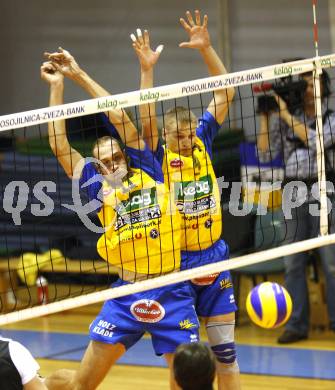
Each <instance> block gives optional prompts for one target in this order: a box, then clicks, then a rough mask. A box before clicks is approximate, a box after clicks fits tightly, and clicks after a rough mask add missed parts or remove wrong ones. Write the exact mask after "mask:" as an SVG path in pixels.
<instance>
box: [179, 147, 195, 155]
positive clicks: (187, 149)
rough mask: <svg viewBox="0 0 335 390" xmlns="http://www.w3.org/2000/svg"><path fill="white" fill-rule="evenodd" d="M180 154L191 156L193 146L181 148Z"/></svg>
mask: <svg viewBox="0 0 335 390" xmlns="http://www.w3.org/2000/svg"><path fill="white" fill-rule="evenodd" d="M179 154H180V155H181V156H185V157H190V156H192V148H185V149H180V152H179Z"/></svg>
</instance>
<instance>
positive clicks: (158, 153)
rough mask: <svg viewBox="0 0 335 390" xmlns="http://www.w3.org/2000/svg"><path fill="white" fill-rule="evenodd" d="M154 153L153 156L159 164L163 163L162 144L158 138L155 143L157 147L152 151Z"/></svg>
mask: <svg viewBox="0 0 335 390" xmlns="http://www.w3.org/2000/svg"><path fill="white" fill-rule="evenodd" d="M153 153H154V156H155V158H156V160H157V161H158V162H159V164H161V166H162V165H163V160H164V153H165V151H164V148H163V145H162V141H161V140H159V141H158V144H157V149H156V150H155V151H154V152H153Z"/></svg>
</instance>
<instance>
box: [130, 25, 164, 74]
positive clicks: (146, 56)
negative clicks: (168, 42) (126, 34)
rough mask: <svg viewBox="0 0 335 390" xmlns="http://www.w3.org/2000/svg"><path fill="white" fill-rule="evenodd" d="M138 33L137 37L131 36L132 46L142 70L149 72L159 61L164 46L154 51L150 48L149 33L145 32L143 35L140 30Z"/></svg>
mask: <svg viewBox="0 0 335 390" xmlns="http://www.w3.org/2000/svg"><path fill="white" fill-rule="evenodd" d="M136 33H137V37H136V35H135V34H131V35H130V38H131V40H132V41H133V44H132V46H133V48H134V50H135V52H136V54H137V57H138V60H139V62H140V65H141V68H142V69H143V70H149V69H151V68H153V67H154V65H155V64H156V62H157V61H158V58H159V56H160V55H161V52H162V50H163V48H164V46H163V45H159V46H157V48H156V50H155V51H153V50H152V49H151V47H150V37H149V33H148V31H147V30H144V33H143V35H142V31H141V30H140V29H139V28H138V29H137V30H136Z"/></svg>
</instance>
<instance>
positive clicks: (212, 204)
mask: <svg viewBox="0 0 335 390" xmlns="http://www.w3.org/2000/svg"><path fill="white" fill-rule="evenodd" d="M219 128H220V125H219V124H218V123H217V122H216V120H215V118H214V117H213V116H212V115H211V114H210V113H209V112H208V111H207V112H205V114H204V115H203V116H202V118H200V120H199V126H198V128H197V130H196V135H197V136H196V140H195V146H194V148H193V154H192V156H190V157H185V156H181V155H179V154H178V153H174V152H172V151H171V150H169V149H166V148H165V147H163V146H162V145H160V144H159V145H158V149H157V151H156V153H155V155H156V158H157V160H158V161H159V162H160V163H161V164H162V169H163V173H164V180H165V183H168V184H169V187H170V190H171V193H172V194H173V196H174V199H175V202H176V205H177V208H178V210H179V211H180V213H181V215H182V225H181V249H182V250H186V251H199V250H204V249H207V248H209V247H210V246H212V245H213V244H214V243H215V242H216V241H217V240H219V239H220V237H221V231H222V217H221V206H220V191H219V188H218V185H217V180H216V176H215V173H214V169H213V165H212V161H211V157H212V142H213V139H214V137H215V135H216V134H217V131H218V129H219Z"/></svg>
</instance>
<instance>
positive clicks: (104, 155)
mask: <svg viewBox="0 0 335 390" xmlns="http://www.w3.org/2000/svg"><path fill="white" fill-rule="evenodd" d="M93 154H94V157H95V158H97V159H99V160H100V161H101V162H102V164H103V165H99V170H100V173H101V174H102V175H104V176H106V175H110V174H113V173H116V172H117V171H118V170H119V171H121V170H126V171H128V167H127V162H126V159H125V156H124V154H123V152H122V150H121V148H120V145H119V144H118V143H117V142H116V141H114V140H113V141H112V142H111V141H108V140H107V141H105V142H103V143H102V144H100V145H99V148H98V147H95V149H94V153H93Z"/></svg>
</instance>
